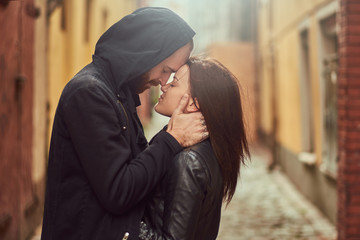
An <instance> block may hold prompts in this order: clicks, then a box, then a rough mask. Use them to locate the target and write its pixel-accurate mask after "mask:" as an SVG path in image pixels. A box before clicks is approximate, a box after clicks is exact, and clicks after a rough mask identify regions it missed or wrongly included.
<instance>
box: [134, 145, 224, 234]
mask: <svg viewBox="0 0 360 240" xmlns="http://www.w3.org/2000/svg"><path fill="white" fill-rule="evenodd" d="M222 193H223V182H222V177H221V171H220V166H219V164H218V161H217V159H216V157H215V154H214V152H213V150H212V148H211V144H210V140H205V141H203V142H201V143H199V144H196V145H194V146H192V147H189V148H187V149H185V150H184V151H182V152H180V153H179V154H178V155H177V156H176V157H175V166H174V167H173V168H172V169H170V170H169V171H168V172H167V174H166V175H165V177H164V179H163V180H162V182H161V183H160V184H159V185H158V187H157V188H156V190H155V191H154V193H153V196H152V198H151V199H150V200H149V203H148V205H147V207H146V210H145V216H144V222H145V223H142V224H141V227H140V239H176V240H180V239H186V240H191V239H197V240H201V239H206V240H211V239H216V237H217V234H218V230H219V224H220V214H221V204H222V196H223V194H222Z"/></svg>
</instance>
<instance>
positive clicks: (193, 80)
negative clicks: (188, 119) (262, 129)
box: [187, 57, 250, 204]
mask: <svg viewBox="0 0 360 240" xmlns="http://www.w3.org/2000/svg"><path fill="white" fill-rule="evenodd" d="M187 64H188V65H189V67H190V91H191V96H192V97H193V98H194V100H195V99H196V101H197V103H198V105H199V106H197V107H198V108H199V109H200V111H201V113H202V114H203V116H204V119H205V122H206V126H207V129H208V131H209V137H210V142H211V145H212V148H213V150H214V153H215V155H216V157H217V159H218V162H219V165H220V168H221V173H222V178H223V182H224V192H223V201H224V202H226V203H227V204H228V203H229V202H230V201H231V199H232V197H233V195H234V192H235V189H236V184H237V180H238V177H239V175H240V166H241V164H244V163H245V158H246V157H247V156H248V157H250V153H249V148H248V142H247V138H246V132H245V126H244V119H243V112H242V103H241V98H240V89H239V83H238V81H237V79H236V77H235V76H234V75H233V74H232V73H231V72H230V71H229V70H228V69H227V68H226V67H225V66H224V65H222V64H221V63H220V62H218V61H216V60H214V59H204V58H198V57H191V58H190V59H189V60H188V62H187ZM196 101H194V102H196Z"/></svg>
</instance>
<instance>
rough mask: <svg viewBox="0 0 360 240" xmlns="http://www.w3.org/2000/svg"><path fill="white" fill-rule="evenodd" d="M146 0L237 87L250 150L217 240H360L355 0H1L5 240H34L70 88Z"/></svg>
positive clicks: (0, 176)
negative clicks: (63, 99) (62, 99)
mask: <svg viewBox="0 0 360 240" xmlns="http://www.w3.org/2000/svg"><path fill="white" fill-rule="evenodd" d="M145 6H162V7H167V8H170V9H172V10H173V11H174V12H176V13H178V14H179V15H180V16H181V17H183V18H184V19H185V20H186V21H187V22H188V23H189V25H190V26H192V27H193V29H194V30H195V31H196V33H197V34H196V36H195V38H194V43H195V47H194V51H193V55H206V56H211V57H214V58H216V59H218V60H219V61H221V62H222V63H223V64H224V65H226V66H227V67H228V68H229V69H230V70H231V71H232V72H233V73H234V74H235V76H236V77H237V78H238V80H239V82H240V85H241V87H242V100H243V101H244V103H245V104H244V105H245V106H244V111H245V115H246V123H247V131H248V134H249V136H250V142H251V146H252V154H253V157H252V163H251V164H249V166H248V167H247V168H245V169H243V173H242V177H241V182H240V184H239V191H237V194H236V195H235V197H234V200H233V201H232V203H231V204H230V205H229V207H228V208H226V209H224V211H223V217H222V223H221V228H220V233H219V239H360V164H359V162H360V159H359V158H360V110H359V109H360V69H359V67H358V66H359V65H360V1H358V0H222V1H219V0H217V1H216V0H192V1H190V0H76V1H71V0H13V1H8V0H0V239H4V240H5V239H6V240H7V239H15V240H18V239H39V231H41V221H42V211H43V203H44V188H45V184H46V166H47V156H48V148H49V140H50V135H51V128H52V122H53V118H54V113H55V110H56V106H57V102H58V99H59V96H60V94H61V91H62V89H63V87H64V86H65V84H66V83H67V82H68V81H69V80H70V79H71V77H72V76H73V75H74V74H76V73H77V72H78V71H79V70H80V69H81V68H83V67H84V66H85V65H86V64H88V63H89V62H90V61H91V55H92V53H93V51H94V47H95V44H96V42H97V40H98V38H99V37H100V36H101V34H102V33H103V32H104V31H105V30H106V29H107V28H109V27H110V26H111V25H112V24H113V23H115V22H117V21H118V20H120V19H121V18H122V17H123V16H125V15H127V14H129V13H131V12H132V11H134V10H135V9H137V8H140V7H145ZM159 93H160V90H159V88H153V89H151V90H148V91H146V92H144V93H143V94H142V95H141V102H142V105H141V106H140V107H139V108H138V113H139V116H140V118H141V121H142V123H143V125H144V128H145V133H146V136H147V138H148V139H150V138H151V137H152V136H153V135H154V133H156V132H157V131H158V130H159V129H160V128H161V127H162V126H164V125H165V124H166V123H167V121H168V119H167V118H164V117H160V116H159V115H157V114H156V113H154V112H153V110H152V108H153V106H154V104H155V103H156V101H157V98H158V96H159ZM229 107H230V108H231V106H229ZM39 226H40V227H39Z"/></svg>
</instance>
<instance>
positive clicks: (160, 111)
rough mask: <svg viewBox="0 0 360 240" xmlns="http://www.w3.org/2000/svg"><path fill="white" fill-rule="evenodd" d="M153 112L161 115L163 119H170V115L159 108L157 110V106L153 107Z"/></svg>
mask: <svg viewBox="0 0 360 240" xmlns="http://www.w3.org/2000/svg"><path fill="white" fill-rule="evenodd" d="M154 110H155V112H157V113H158V114H161V115H163V116H165V117H171V115H169V114H168V113H167V112H166V111H163V110H162V109H161V108H159V106H158V104H156V105H155V107H154Z"/></svg>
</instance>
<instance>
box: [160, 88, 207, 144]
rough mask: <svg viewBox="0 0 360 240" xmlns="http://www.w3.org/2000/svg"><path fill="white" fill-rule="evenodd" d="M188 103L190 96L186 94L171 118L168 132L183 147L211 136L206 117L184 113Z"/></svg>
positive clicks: (196, 113)
mask: <svg viewBox="0 0 360 240" xmlns="http://www.w3.org/2000/svg"><path fill="white" fill-rule="evenodd" d="M188 102H189V95H188V94H185V95H184V96H183V97H182V98H181V100H180V103H179V105H178V107H177V108H176V109H175V111H174V113H173V115H172V116H171V119H170V121H169V124H168V127H167V130H166V131H167V132H168V133H170V134H171V135H172V136H173V137H174V138H175V139H176V140H177V141H178V142H179V143H180V145H181V146H182V147H188V146H191V145H194V144H196V143H199V142H201V141H203V140H205V139H206V138H208V136H209V133H208V131H207V129H206V124H205V120H204V117H203V115H202V114H201V113H200V112H194V113H184V110H185V109H186V106H187V104H188Z"/></svg>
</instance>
